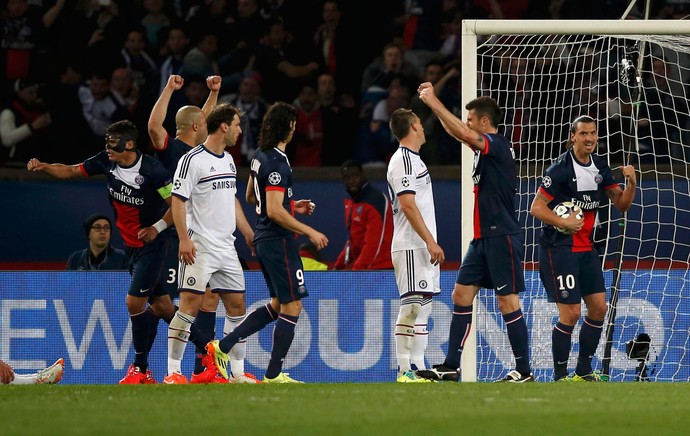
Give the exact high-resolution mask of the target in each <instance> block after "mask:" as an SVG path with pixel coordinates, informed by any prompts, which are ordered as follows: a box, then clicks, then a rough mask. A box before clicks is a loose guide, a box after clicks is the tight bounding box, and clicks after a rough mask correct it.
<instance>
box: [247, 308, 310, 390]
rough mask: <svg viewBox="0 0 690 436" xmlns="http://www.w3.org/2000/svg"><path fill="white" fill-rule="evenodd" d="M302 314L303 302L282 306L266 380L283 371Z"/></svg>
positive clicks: (274, 331)
mask: <svg viewBox="0 0 690 436" xmlns="http://www.w3.org/2000/svg"><path fill="white" fill-rule="evenodd" d="M301 312H302V301H301V300H296V301H291V302H289V303H286V304H281V305H280V315H279V316H278V320H277V321H276V326H275V329H274V330H273V347H272V348H271V358H270V360H269V361H268V367H267V368H266V378H268V379H274V378H276V377H278V375H279V374H280V373H281V372H282V371H283V360H285V356H287V353H288V351H289V350H290V346H291V345H292V340H293V339H294V338H295V327H296V326H297V321H298V320H299V314H300V313H301ZM238 329H239V327H238Z"/></svg>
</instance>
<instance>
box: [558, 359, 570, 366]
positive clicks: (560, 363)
mask: <svg viewBox="0 0 690 436" xmlns="http://www.w3.org/2000/svg"><path fill="white" fill-rule="evenodd" d="M566 363H568V361H567V360H566V361H565V362H556V364H557V365H565V364H566Z"/></svg>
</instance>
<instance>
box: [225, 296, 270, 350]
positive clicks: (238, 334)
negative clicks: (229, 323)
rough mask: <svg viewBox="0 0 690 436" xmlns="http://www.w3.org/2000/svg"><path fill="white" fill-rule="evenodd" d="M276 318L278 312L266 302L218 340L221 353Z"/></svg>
mask: <svg viewBox="0 0 690 436" xmlns="http://www.w3.org/2000/svg"><path fill="white" fill-rule="evenodd" d="M276 318H278V313H277V312H276V311H275V310H273V308H272V307H271V305H270V304H266V305H264V306H261V307H259V308H257V309H256V310H254V311H253V312H252V313H250V314H249V315H247V318H246V319H245V320H244V322H243V323H241V324H240V325H238V326H237V327H236V328H235V330H233V331H232V333H230V334H229V335H227V336H225V337H224V338H223V339H221V340H220V342H219V344H218V346H219V347H220V350H221V351H222V352H223V353H228V352H230V350H231V349H232V347H234V346H235V344H236V343H238V342H239V341H240V340H244V339H246V338H247V337H249V336H251V335H253V334H254V333H256V332H258V331H259V330H261V329H262V328H264V327H266V326H267V325H268V324H269V323H271V322H273V321H275V320H276Z"/></svg>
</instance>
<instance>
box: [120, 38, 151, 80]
mask: <svg viewBox="0 0 690 436" xmlns="http://www.w3.org/2000/svg"><path fill="white" fill-rule="evenodd" d="M120 56H121V57H122V60H123V62H124V67H125V68H127V69H128V70H129V71H131V72H132V77H133V78H134V81H135V82H136V84H137V85H138V86H139V88H141V89H143V88H145V87H146V86H147V83H148V85H149V86H151V84H152V81H153V80H154V78H155V77H157V76H156V71H157V66H156V62H154V60H153V59H152V58H151V56H150V55H149V54H148V53H147V52H146V33H145V31H144V29H140V28H135V29H131V30H130V31H129V33H128V34H127V39H126V40H125V43H124V45H123V47H122V49H121V50H120Z"/></svg>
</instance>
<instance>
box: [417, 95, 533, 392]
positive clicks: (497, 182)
mask: <svg viewBox="0 0 690 436" xmlns="http://www.w3.org/2000/svg"><path fill="white" fill-rule="evenodd" d="M418 91H419V98H420V99H421V100H422V101H423V102H424V103H425V104H426V105H427V106H429V108H430V109H431V110H432V111H433V112H434V114H436V116H437V117H438V118H439V120H440V121H441V124H442V125H443V127H444V129H445V130H446V131H447V132H448V133H449V134H450V135H451V136H453V137H454V138H455V139H457V140H458V141H461V142H463V143H465V144H467V145H468V146H469V147H470V148H471V149H472V150H473V151H474V155H475V156H474V168H473V170H472V180H473V181H474V238H473V240H472V242H471V243H470V246H469V248H468V250H467V253H466V254H465V257H464V259H463V260H462V264H461V266H460V271H458V277H457V279H456V281H455V288H454V289H453V317H452V320H451V324H450V335H449V339H448V353H447V355H446V360H445V361H444V362H443V364H441V365H434V366H433V368H432V369H431V370H427V371H420V372H419V373H418V374H419V375H420V376H422V377H428V378H432V379H445V380H457V379H458V378H459V377H458V376H459V374H458V368H459V366H460V358H461V355H462V350H463V347H464V345H465V340H466V339H467V337H468V335H469V331H470V326H471V323H472V306H473V301H474V297H475V296H476V295H477V292H479V289H480V288H486V289H494V290H495V293H496V298H497V299H498V309H499V310H500V311H501V314H502V316H503V320H504V321H505V323H506V328H507V330H508V339H509V341H510V346H511V348H512V349H513V355H514V356H515V364H516V369H514V370H512V371H510V372H508V374H507V375H506V376H505V378H503V379H501V380H499V381H505V382H512V383H524V382H532V381H534V377H533V376H532V372H531V369H530V362H529V340H528V336H527V324H526V323H525V319H524V316H523V314H522V310H521V308H520V298H519V293H520V292H524V291H525V277H524V275H523V270H522V258H523V252H524V244H523V238H522V230H521V228H520V225H519V224H518V219H517V214H516V212H515V211H516V205H515V194H516V193H517V186H518V179H517V169H516V163H515V152H514V150H513V147H512V145H511V144H510V141H508V139H507V138H506V137H505V136H503V135H500V134H498V133H497V132H498V128H497V126H498V124H499V123H500V121H501V109H500V108H499V107H498V104H497V103H496V101H494V100H493V99H491V98H489V97H479V98H476V99H474V100H471V101H470V102H469V103H468V104H467V105H466V106H465V109H467V110H468V114H467V122H466V123H465V122H463V121H462V120H460V119H459V118H457V117H456V116H454V115H453V114H452V113H451V112H450V111H448V109H446V107H445V106H444V105H443V103H441V101H440V100H439V99H438V97H436V95H435V94H434V88H433V85H432V84H431V83H429V82H425V83H422V84H421V85H420V86H419V90H418Z"/></svg>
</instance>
